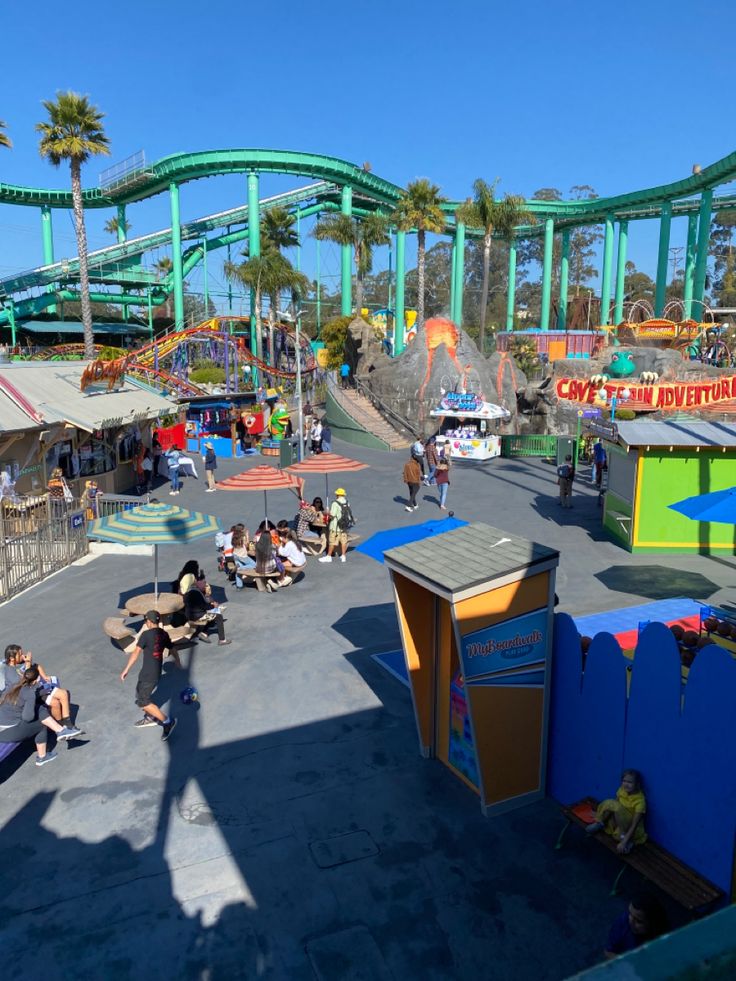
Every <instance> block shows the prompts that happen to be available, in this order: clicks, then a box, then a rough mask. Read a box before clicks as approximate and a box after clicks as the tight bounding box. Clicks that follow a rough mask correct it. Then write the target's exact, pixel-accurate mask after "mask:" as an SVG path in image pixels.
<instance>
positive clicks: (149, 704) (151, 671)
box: [120, 610, 176, 740]
mask: <svg viewBox="0 0 736 981" xmlns="http://www.w3.org/2000/svg"><path fill="white" fill-rule="evenodd" d="M160 624H161V617H160V616H159V615H158V613H157V612H156V610H149V611H148V613H146V618H145V623H144V627H145V630H143V631H142V632H141V634H140V636H139V637H138V642H137V644H136V646H135V647H134V648H133V650H132V651H131V653H130V657H129V658H128V663H127V664H126V665H125V667H124V668H123V670H122V672H121V674H120V680H121V681H125V679H126V678H127V677H128V675H129V673H130V669H131V668H132V667H133V665H134V664H135V662H136V661H137V660H138V658H139V657H140V656H141V655H143V662H142V664H141V670H140V673H139V675H138V684H137V685H136V688H135V704H136V705H137V706H138V707H139V708H142V709H143V718H142V719H139V720H138V721H137V722H136V723H135V727H136V729H144V728H145V727H146V726H156V725H160V726H161V727H162V729H163V731H162V733H161V738H162V739H164V740H166V739H168V738H169V736H170V735H171V733H172V731H173V729H174V726H175V725H176V719H174V718H172V717H171V716H170V715H164V713H163V712H162V711H161V709H160V708H159V707H158V705H156V703H155V702H154V701H153V693H154V691H155V689H156V686H157V685H158V683H159V681H160V680H161V668H162V666H163V661H164V651H166V650H168V649H169V648H170V647H171V646H172V640H171V637H169V635H168V634H167V633H166V631H165V630H163V629H162V628H161V625H160Z"/></svg>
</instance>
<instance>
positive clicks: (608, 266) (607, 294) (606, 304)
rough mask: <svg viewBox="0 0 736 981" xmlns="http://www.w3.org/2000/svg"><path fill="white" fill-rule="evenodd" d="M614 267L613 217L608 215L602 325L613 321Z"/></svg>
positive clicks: (604, 258)
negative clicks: (612, 287)
mask: <svg viewBox="0 0 736 981" xmlns="http://www.w3.org/2000/svg"><path fill="white" fill-rule="evenodd" d="M612 267H613V218H612V217H611V215H608V216H607V217H606V221H605V233H604V235H603V276H602V279H601V318H600V319H601V326H602V327H605V325H606V324H610V322H611V270H612Z"/></svg>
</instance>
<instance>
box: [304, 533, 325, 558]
mask: <svg viewBox="0 0 736 981" xmlns="http://www.w3.org/2000/svg"><path fill="white" fill-rule="evenodd" d="M299 544H300V545H301V547H302V550H303V551H304V552H306V553H307V555H322V553H323V552H324V550H325V549H326V548H327V538H326V537H325V536H324V535H321V536H320V537H319V538H300V539H299Z"/></svg>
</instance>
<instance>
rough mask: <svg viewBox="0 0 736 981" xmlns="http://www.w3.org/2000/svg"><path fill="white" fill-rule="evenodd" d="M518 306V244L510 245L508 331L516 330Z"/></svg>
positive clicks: (507, 300)
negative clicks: (515, 315) (516, 307)
mask: <svg viewBox="0 0 736 981" xmlns="http://www.w3.org/2000/svg"><path fill="white" fill-rule="evenodd" d="M515 304H516V242H515V241H514V242H510V243H509V288H508V294H507V297H506V330H513V329H514V306H515Z"/></svg>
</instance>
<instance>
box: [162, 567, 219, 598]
mask: <svg viewBox="0 0 736 981" xmlns="http://www.w3.org/2000/svg"><path fill="white" fill-rule="evenodd" d="M171 585H172V587H173V590H174V592H175V593H180V594H181V595H182V596H183V595H184V594H185V593H186V592H188V591H189V590H190V589H191V588H192V586H196V587H197V589H200V590H201V591H202V594H203V595H204V596H208V595H209V594H210V593H211V592H212V590H211V588H210V586H209V585H208V583H207V579H206V577H205V574H204V572H202V570H201V569H200V568H199V563H198V562H197V560H196V559H190V560H189V562H186V563H185V564H184V566H183V568H182V570H181V572H180V573H179V575H178V576H177V577H176V579H175V580H174V582H173V583H172V584H171Z"/></svg>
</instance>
